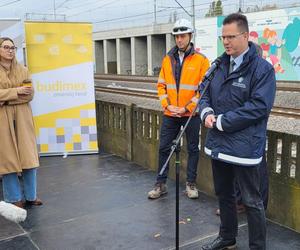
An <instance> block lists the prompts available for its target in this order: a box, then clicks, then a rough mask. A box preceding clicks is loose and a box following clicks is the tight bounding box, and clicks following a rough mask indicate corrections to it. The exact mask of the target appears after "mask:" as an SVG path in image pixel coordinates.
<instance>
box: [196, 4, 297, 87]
mask: <svg viewBox="0 0 300 250" xmlns="http://www.w3.org/2000/svg"><path fill="white" fill-rule="evenodd" d="M246 15H247V18H248V22H249V39H250V41H253V42H256V43H257V44H259V45H260V47H261V48H262V50H263V57H264V58H265V59H266V60H267V61H268V62H269V63H271V64H272V65H273V67H274V69H275V72H276V78H277V80H289V81H300V8H290V9H279V10H272V11H264V12H255V13H248V14H246ZM224 18H225V17H224V16H219V17H214V18H205V19H200V20H197V21H196V30H197V37H196V46H197V47H199V48H200V49H199V50H200V52H202V53H203V54H205V55H206V56H207V57H208V58H209V60H210V61H213V60H214V59H215V58H216V57H217V56H219V55H221V54H222V53H223V52H224V47H223V43H222V41H221V40H219V39H218V36H219V35H221V33H222V22H223V20H224Z"/></svg>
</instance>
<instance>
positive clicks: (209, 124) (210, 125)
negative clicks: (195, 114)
mask: <svg viewBox="0 0 300 250" xmlns="http://www.w3.org/2000/svg"><path fill="white" fill-rule="evenodd" d="M214 122H216V118H215V116H214V115H208V116H207V117H206V118H205V127H207V128H213V124H214Z"/></svg>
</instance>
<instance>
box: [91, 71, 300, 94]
mask: <svg viewBox="0 0 300 250" xmlns="http://www.w3.org/2000/svg"><path fill="white" fill-rule="evenodd" d="M94 77H95V80H101V81H113V82H116V83H122V82H135V83H138V82H141V83H149V84H156V83H157V77H156V76H132V75H109V74H105V75H99V74H95V75H94ZM276 90H277V91H289V92H300V83H297V82H295V81H277V87H276Z"/></svg>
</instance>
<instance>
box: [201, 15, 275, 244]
mask: <svg viewBox="0 0 300 250" xmlns="http://www.w3.org/2000/svg"><path fill="white" fill-rule="evenodd" d="M248 38H249V28H248V21H247V18H246V17H245V16H244V15H242V14H238V13H235V14H231V15H229V16H227V17H226V18H225V19H224V21H223V28H222V36H220V39H221V40H222V41H223V45H224V48H225V53H224V54H223V55H222V56H221V63H220V66H219V68H218V69H217V71H216V73H215V76H214V78H213V80H212V82H211V84H210V86H209V88H208V91H207V92H206V93H204V96H203V98H202V100H201V102H200V110H201V119H202V121H203V122H204V123H205V126H206V127H207V128H209V132H208V134H207V138H206V145H205V153H206V154H208V155H209V156H210V157H211V158H212V169H213V177H214V186H215V192H216V195H217V197H218V200H219V207H220V219H221V225H220V230H219V236H218V237H217V238H216V239H215V240H214V241H213V242H211V243H209V244H207V245H205V246H203V247H202V249H205V250H208V249H210V250H216V249H227V248H228V249H233V248H234V247H235V245H236V240H235V238H236V236H237V231H238V222H237V211H236V205H235V189H234V183H235V180H236V181H237V183H238V185H239V187H240V191H241V195H242V199H243V203H244V205H245V207H246V213H247V219H248V227H249V248H250V249H266V219H265V211H264V206H263V201H262V197H261V194H260V192H259V185H260V174H259V169H258V168H259V164H260V162H261V161H262V158H263V153H264V150H265V145H266V143H265V142H266V131H267V121H268V117H269V114H270V111H271V108H272V105H273V102H274V98H275V90H276V80H275V72H274V69H273V67H272V65H271V64H269V63H268V62H267V61H266V60H264V59H262V58H261V57H260V56H259V55H258V54H257V51H256V48H255V45H254V44H253V43H251V42H249V41H248Z"/></svg>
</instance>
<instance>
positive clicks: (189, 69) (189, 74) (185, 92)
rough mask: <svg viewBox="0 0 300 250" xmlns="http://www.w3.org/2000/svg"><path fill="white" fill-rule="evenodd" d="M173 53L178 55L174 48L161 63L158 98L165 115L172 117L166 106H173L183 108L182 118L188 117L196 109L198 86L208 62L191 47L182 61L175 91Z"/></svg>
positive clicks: (174, 60) (174, 61) (198, 95)
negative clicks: (184, 110)
mask: <svg viewBox="0 0 300 250" xmlns="http://www.w3.org/2000/svg"><path fill="white" fill-rule="evenodd" d="M174 53H178V49H177V47H176V46H175V47H174V48H172V49H171V50H170V51H169V52H168V54H167V55H166V56H165V57H164V59H163V61H162V67H161V70H160V74H159V78H158V82H157V91H158V96H159V99H160V101H161V105H162V107H163V109H164V114H165V115H168V116H172V115H171V112H170V111H169V110H168V109H167V106H168V105H174V106H177V107H185V109H186V112H185V113H184V114H182V116H189V115H190V114H191V112H192V111H193V110H194V108H195V107H196V103H197V102H198V99H199V97H200V94H199V92H198V86H199V84H200V83H201V82H202V79H203V77H204V75H205V73H206V71H207V69H208V68H209V61H208V59H207V58H206V57H205V56H204V55H203V54H201V53H199V52H197V51H195V50H194V47H192V49H191V52H190V53H189V55H187V56H186V57H185V58H184V60H183V63H182V68H181V75H180V81H179V89H177V87H176V77H175V67H176V59H175V57H174Z"/></svg>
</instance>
